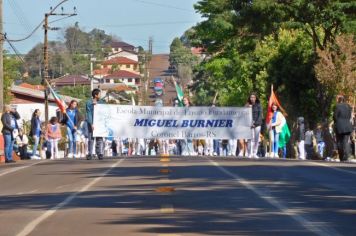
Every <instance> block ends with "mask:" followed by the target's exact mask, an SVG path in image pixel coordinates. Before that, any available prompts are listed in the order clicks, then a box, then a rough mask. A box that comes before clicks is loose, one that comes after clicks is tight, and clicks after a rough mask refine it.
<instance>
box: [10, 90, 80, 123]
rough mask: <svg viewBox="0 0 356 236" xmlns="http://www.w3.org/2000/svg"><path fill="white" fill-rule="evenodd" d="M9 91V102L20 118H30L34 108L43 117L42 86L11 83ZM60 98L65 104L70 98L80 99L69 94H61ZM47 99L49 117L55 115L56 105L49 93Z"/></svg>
mask: <svg viewBox="0 0 356 236" xmlns="http://www.w3.org/2000/svg"><path fill="white" fill-rule="evenodd" d="M37 86H38V87H37ZM10 91H11V94H12V99H11V102H10V103H11V104H12V105H14V106H15V107H16V109H17V111H18V112H19V114H20V116H21V120H24V121H28V120H31V116H32V113H33V112H34V111H35V110H36V109H40V110H41V113H42V115H41V119H42V120H44V119H45V117H44V115H45V114H44V113H45V106H44V103H45V99H44V88H43V86H41V85H29V84H20V85H12V86H11V89H10ZM62 98H63V100H64V101H65V102H66V103H67V104H69V103H70V101H72V100H77V101H78V102H79V101H80V100H79V99H76V98H73V97H69V96H62ZM48 101H49V106H48V108H49V117H51V116H56V111H57V109H58V107H57V105H56V104H55V101H54V98H53V96H52V95H49V97H48Z"/></svg>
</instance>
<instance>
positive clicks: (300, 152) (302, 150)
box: [297, 117, 305, 160]
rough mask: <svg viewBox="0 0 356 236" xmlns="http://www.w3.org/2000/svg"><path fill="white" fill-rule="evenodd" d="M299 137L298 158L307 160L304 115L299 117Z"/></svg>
mask: <svg viewBox="0 0 356 236" xmlns="http://www.w3.org/2000/svg"><path fill="white" fill-rule="evenodd" d="M297 125H298V126H297V128H298V131H297V138H298V159H299V160H305V146H304V145H305V144H304V140H305V127H304V117H298V122H297Z"/></svg>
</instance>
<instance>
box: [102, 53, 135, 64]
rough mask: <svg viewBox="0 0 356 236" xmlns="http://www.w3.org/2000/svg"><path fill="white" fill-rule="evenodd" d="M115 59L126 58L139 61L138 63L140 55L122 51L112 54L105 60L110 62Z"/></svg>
mask: <svg viewBox="0 0 356 236" xmlns="http://www.w3.org/2000/svg"><path fill="white" fill-rule="evenodd" d="M115 57H126V58H129V59H131V60H133V61H137V62H138V54H137V53H136V52H133V51H120V52H117V53H112V54H110V55H109V56H107V57H106V58H105V59H106V60H110V59H113V58H115Z"/></svg>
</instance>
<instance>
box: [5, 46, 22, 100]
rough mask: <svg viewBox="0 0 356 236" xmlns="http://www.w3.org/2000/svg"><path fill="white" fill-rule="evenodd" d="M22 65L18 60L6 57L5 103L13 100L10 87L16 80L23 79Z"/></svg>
mask: <svg viewBox="0 0 356 236" xmlns="http://www.w3.org/2000/svg"><path fill="white" fill-rule="evenodd" d="M21 67H22V63H21V61H20V60H18V59H17V58H14V57H12V56H9V55H7V54H6V52H5V56H4V103H9V102H10V100H11V94H10V87H11V85H12V84H13V83H14V81H15V80H18V79H21V77H22V76H21V71H22V69H21Z"/></svg>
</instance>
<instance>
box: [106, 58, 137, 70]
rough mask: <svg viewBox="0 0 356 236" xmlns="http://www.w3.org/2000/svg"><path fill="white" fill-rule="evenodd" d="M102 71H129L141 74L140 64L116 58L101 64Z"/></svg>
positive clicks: (127, 59)
mask: <svg viewBox="0 0 356 236" xmlns="http://www.w3.org/2000/svg"><path fill="white" fill-rule="evenodd" d="M100 67H101V69H111V70H112V71H115V70H128V71H133V72H139V67H138V62H137V61H134V60H131V59H129V58H127V57H115V58H112V59H110V60H106V61H104V62H102V63H101V66H100Z"/></svg>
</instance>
